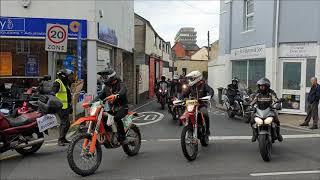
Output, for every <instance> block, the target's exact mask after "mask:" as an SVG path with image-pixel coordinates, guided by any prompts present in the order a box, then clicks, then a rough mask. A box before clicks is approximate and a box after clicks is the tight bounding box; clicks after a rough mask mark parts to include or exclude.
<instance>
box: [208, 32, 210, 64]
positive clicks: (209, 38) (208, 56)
mask: <svg viewBox="0 0 320 180" xmlns="http://www.w3.org/2000/svg"><path fill="white" fill-rule="evenodd" d="M209 49H210V31H208V61H209V60H210V50H209Z"/></svg>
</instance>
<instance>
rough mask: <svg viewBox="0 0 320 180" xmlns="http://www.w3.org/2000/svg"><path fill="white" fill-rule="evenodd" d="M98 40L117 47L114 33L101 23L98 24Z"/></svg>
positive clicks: (116, 38)
mask: <svg viewBox="0 0 320 180" xmlns="http://www.w3.org/2000/svg"><path fill="white" fill-rule="evenodd" d="M98 39H99V40H101V41H103V42H106V43H108V44H112V45H115V46H117V45H118V37H117V34H116V31H115V30H114V29H111V28H109V27H108V26H107V25H104V24H101V23H98Z"/></svg>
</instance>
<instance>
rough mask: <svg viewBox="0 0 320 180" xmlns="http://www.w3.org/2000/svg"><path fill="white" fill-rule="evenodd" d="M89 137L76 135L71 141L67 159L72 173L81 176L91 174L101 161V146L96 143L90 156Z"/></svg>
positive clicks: (85, 134) (82, 134)
mask: <svg viewBox="0 0 320 180" xmlns="http://www.w3.org/2000/svg"><path fill="white" fill-rule="evenodd" d="M91 143H92V141H91V135H90V134H87V133H81V134H77V135H76V136H75V137H74V138H73V139H72V141H71V143H70V145H69V147H68V152H67V154H68V155H67V159H68V163H69V166H70V168H71V169H72V171H73V172H75V173H76V174H78V175H81V176H88V175H91V174H93V173H94V172H95V171H96V170H97V169H98V167H99V166H100V163H101V160H102V150H101V145H100V143H99V142H98V141H97V142H96V148H95V152H94V153H93V154H91V153H90V152H89V148H90V145H91Z"/></svg>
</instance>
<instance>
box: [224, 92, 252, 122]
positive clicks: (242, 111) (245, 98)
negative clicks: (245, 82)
mask: <svg viewBox="0 0 320 180" xmlns="http://www.w3.org/2000/svg"><path fill="white" fill-rule="evenodd" d="M249 92H250V90H249V89H246V90H242V91H240V92H239V94H237V95H236V96H235V98H234V105H233V106H232V105H231V104H230V99H229V98H228V96H227V95H225V97H224V105H225V106H226V108H227V114H228V117H229V118H234V117H235V116H239V117H241V118H242V119H244V120H245V122H246V123H249V122H250V119H251V111H250V103H251V101H252V100H253V99H252V97H251V96H250V93H249Z"/></svg>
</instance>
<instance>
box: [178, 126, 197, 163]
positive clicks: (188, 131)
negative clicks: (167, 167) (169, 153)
mask: <svg viewBox="0 0 320 180" xmlns="http://www.w3.org/2000/svg"><path fill="white" fill-rule="evenodd" d="M181 148H182V152H183V155H184V157H186V158H187V159H188V160H189V161H193V160H195V159H196V158H197V155H198V143H197V142H194V139H193V129H192V127H191V126H185V127H184V128H183V130H182V133H181Z"/></svg>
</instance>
